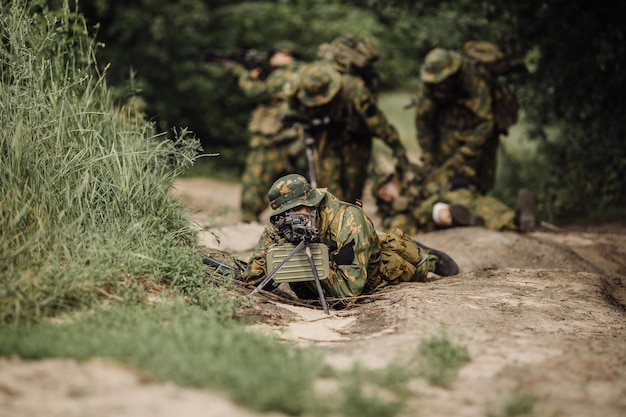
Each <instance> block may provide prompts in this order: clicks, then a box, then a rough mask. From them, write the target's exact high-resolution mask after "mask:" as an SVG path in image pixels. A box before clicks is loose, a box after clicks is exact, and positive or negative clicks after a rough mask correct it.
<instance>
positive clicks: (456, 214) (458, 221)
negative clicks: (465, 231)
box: [449, 204, 485, 226]
mask: <svg viewBox="0 0 626 417" xmlns="http://www.w3.org/2000/svg"><path fill="white" fill-rule="evenodd" d="M449 210H450V217H452V226H484V225H485V220H484V219H483V218H482V217H480V216H475V215H473V214H472V213H470V211H469V210H468V209H467V207H465V206H462V205H459V204H451V205H450V209H449Z"/></svg>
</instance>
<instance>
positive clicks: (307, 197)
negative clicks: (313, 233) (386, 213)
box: [243, 174, 458, 298]
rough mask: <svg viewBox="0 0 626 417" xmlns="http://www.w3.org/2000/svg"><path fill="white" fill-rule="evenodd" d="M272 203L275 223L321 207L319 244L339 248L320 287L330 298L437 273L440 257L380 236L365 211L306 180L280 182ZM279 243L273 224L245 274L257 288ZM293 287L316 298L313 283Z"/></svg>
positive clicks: (396, 236) (405, 240) (396, 235)
mask: <svg viewBox="0 0 626 417" xmlns="http://www.w3.org/2000/svg"><path fill="white" fill-rule="evenodd" d="M268 197H269V199H270V201H271V206H272V209H274V212H273V213H272V218H274V216H278V215H280V214H281V213H284V212H286V211H288V210H290V209H293V208H295V207H298V206H309V207H317V210H318V217H317V219H318V221H317V227H318V228H319V230H320V232H319V238H321V239H322V241H323V242H329V241H332V242H335V243H336V246H337V249H336V250H333V251H332V252H331V253H330V274H329V276H328V278H326V279H323V280H322V281H321V283H322V288H323V291H324V293H325V295H326V296H328V297H336V298H351V297H357V296H359V295H361V294H369V293H371V292H373V291H375V290H376V289H379V288H381V287H383V286H386V285H388V284H395V283H399V282H402V281H421V280H423V279H424V278H425V277H426V275H427V274H428V272H430V271H435V269H436V266H435V263H436V261H437V257H436V256H435V255H433V254H430V253H427V251H426V250H422V249H420V247H419V246H418V245H417V244H415V242H413V241H412V240H411V239H410V238H409V237H408V236H406V235H404V234H403V233H402V232H400V231H396V232H392V233H381V234H380V236H379V235H378V234H377V232H376V230H375V229H374V226H373V224H372V222H371V221H370V219H369V218H368V217H367V216H366V215H365V213H363V211H362V210H361V208H359V207H357V206H355V205H352V204H349V203H346V202H344V201H341V200H339V199H338V198H337V197H335V196H334V195H332V194H331V193H330V192H328V191H327V190H325V189H312V188H311V186H310V184H309V183H308V181H307V180H306V179H305V178H304V177H302V176H301V175H297V174H292V175H287V176H285V177H282V178H280V179H278V180H277V181H276V182H275V183H274V185H272V188H271V189H270V191H269V193H268ZM280 243H284V241H283V240H282V239H281V237H280V236H279V235H278V233H277V229H276V228H275V227H274V225H273V224H272V223H268V224H267V225H266V227H265V230H264V231H263V234H262V235H261V238H260V239H259V242H258V244H257V246H256V248H255V249H254V252H253V254H252V256H251V258H250V261H249V263H248V267H247V269H246V270H245V271H244V273H243V278H244V281H245V282H248V283H251V284H255V285H258V284H259V283H260V282H261V281H262V280H263V278H265V276H266V275H267V274H268V271H267V268H266V265H267V261H266V254H267V249H268V247H269V246H270V245H272V244H280ZM405 252H406V253H405ZM457 272H458V270H457ZM454 273H456V272H454ZM290 286H291V288H292V289H293V290H294V292H295V293H296V294H298V295H301V294H311V295H312V296H313V297H316V294H317V292H316V289H315V286H314V284H313V283H312V282H297V283H290Z"/></svg>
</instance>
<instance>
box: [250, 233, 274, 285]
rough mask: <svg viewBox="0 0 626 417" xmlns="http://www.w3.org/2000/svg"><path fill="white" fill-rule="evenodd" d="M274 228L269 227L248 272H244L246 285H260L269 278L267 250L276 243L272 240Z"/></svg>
mask: <svg viewBox="0 0 626 417" xmlns="http://www.w3.org/2000/svg"><path fill="white" fill-rule="evenodd" d="M273 228H274V227H273V226H271V225H267V226H265V229H264V230H263V233H262V234H261V237H260V238H259V241H258V242H257V244H256V247H255V248H254V251H253V252H252V256H251V257H250V260H249V261H248V266H247V267H246V270H245V271H243V274H242V278H243V281H244V282H245V283H248V284H253V285H259V284H260V283H261V281H263V279H264V278H265V277H266V276H267V274H268V272H267V261H266V256H267V248H268V247H269V246H270V245H271V244H273V243H275V242H274V240H273V239H272V238H271V234H272V233H271V232H272V230H273Z"/></svg>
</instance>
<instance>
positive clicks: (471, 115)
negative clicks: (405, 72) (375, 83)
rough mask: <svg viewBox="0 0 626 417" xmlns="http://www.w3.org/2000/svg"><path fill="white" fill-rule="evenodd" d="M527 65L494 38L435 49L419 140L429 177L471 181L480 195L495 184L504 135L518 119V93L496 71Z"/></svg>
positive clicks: (423, 91) (421, 96)
mask: <svg viewBox="0 0 626 417" xmlns="http://www.w3.org/2000/svg"><path fill="white" fill-rule="evenodd" d="M519 70H524V71H525V70H526V68H525V66H524V65H523V63H522V64H521V65H520V62H517V61H509V60H508V59H506V57H505V56H504V54H503V53H502V52H501V51H500V50H499V48H498V47H497V46H495V45H494V44H492V43H490V42H484V41H470V42H467V43H466V44H465V45H464V53H459V52H456V51H452V50H446V49H442V48H435V49H433V50H432V51H430V52H429V53H428V54H427V55H426V58H425V60H424V63H423V65H422V67H421V70H420V79H421V84H420V86H419V89H418V95H417V100H416V108H417V109H416V119H415V122H416V128H417V140H418V142H419V145H420V147H421V149H422V152H423V154H422V159H423V160H424V163H425V166H426V168H427V169H428V170H429V171H430V175H429V176H430V178H431V179H432V180H434V181H438V182H440V183H441V186H442V187H444V189H443V190H439V191H442V192H443V191H445V187H446V185H445V184H446V183H448V182H449V181H450V180H452V179H453V178H454V181H456V182H461V183H464V184H465V183H466V184H467V185H468V186H469V187H470V188H473V189H474V190H475V191H476V192H478V193H480V194H485V193H487V192H488V191H490V190H491V189H492V188H493V184H494V178H495V167H496V153H497V149H498V144H499V138H500V134H502V133H506V132H507V129H508V127H509V126H510V125H511V124H513V123H515V121H516V120H517V113H518V110H519V107H518V105H517V101H516V100H515V96H513V95H512V94H511V93H509V92H507V91H506V90H504V89H503V88H501V87H500V86H499V85H498V83H497V80H496V78H497V76H498V75H500V74H506V73H510V72H513V71H519Z"/></svg>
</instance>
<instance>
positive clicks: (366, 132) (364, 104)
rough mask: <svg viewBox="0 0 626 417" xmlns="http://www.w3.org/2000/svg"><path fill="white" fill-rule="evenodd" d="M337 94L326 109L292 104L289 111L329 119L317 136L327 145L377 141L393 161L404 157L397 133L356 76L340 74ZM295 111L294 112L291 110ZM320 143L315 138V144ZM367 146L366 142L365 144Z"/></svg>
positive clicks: (375, 99)
mask: <svg viewBox="0 0 626 417" xmlns="http://www.w3.org/2000/svg"><path fill="white" fill-rule="evenodd" d="M340 74H341V85H342V87H341V90H339V92H338V93H337V95H336V96H335V98H334V99H333V100H332V101H331V102H330V103H328V104H327V105H324V106H320V107H315V108H307V107H305V106H302V105H301V104H299V103H298V102H297V101H292V111H293V112H294V113H298V114H305V115H307V116H312V117H322V116H329V117H330V119H331V120H332V122H331V124H330V126H328V128H327V129H325V130H324V131H322V132H318V135H317V136H320V135H325V136H326V137H327V138H328V139H327V142H328V145H329V146H332V143H333V142H335V143H341V142H342V141H364V140H367V141H369V140H371V138H373V137H376V138H380V139H381V140H382V141H383V142H384V143H385V144H386V145H387V146H389V147H390V148H391V150H392V152H393V155H394V156H395V157H396V158H400V157H404V156H405V155H406V151H405V148H404V146H403V145H402V142H401V141H400V135H399V134H398V131H397V129H396V128H395V127H394V126H393V125H392V124H391V123H390V122H389V121H388V119H387V117H386V116H385V114H384V113H383V112H382V111H381V110H380V109H379V108H378V105H377V97H376V95H375V94H374V93H372V91H371V90H370V89H369V88H368V87H367V86H366V85H365V82H364V81H363V79H362V78H361V77H359V76H356V75H352V74H348V73H340ZM294 107H295V108H294ZM320 142H323V141H321V140H320V138H319V137H316V143H320ZM367 143H368V144H369V143H370V142H367Z"/></svg>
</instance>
